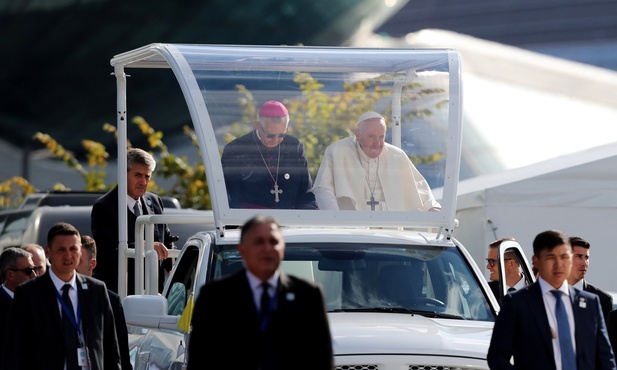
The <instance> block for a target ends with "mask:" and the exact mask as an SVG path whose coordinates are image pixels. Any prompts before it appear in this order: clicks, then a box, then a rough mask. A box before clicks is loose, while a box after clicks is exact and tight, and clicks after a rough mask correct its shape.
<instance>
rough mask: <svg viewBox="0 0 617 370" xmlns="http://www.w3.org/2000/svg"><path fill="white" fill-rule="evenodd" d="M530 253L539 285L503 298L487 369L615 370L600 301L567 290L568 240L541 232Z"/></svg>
mask: <svg viewBox="0 0 617 370" xmlns="http://www.w3.org/2000/svg"><path fill="white" fill-rule="evenodd" d="M533 253H534V255H533V263H534V266H536V267H537V268H538V270H539V277H538V280H537V281H536V282H535V283H533V284H531V285H528V286H526V287H525V288H523V289H520V290H517V291H516V292H513V293H511V294H508V295H506V296H505V297H504V298H503V300H502V304H501V311H500V312H499V315H498V316H497V320H496V322H495V326H494V328H493V335H492V337H491V344H490V347H489V350H488V355H487V361H488V365H489V367H490V368H491V369H500V370H501V369H525V370H535V369H537V370H551V369H562V370H570V369H578V370H583V369H616V368H617V367H616V366H615V360H614V356H613V351H612V349H611V346H610V343H609V340H608V337H607V333H606V327H605V325H604V319H603V315H602V311H601V308H600V300H599V299H598V296H596V295H595V294H590V293H588V292H585V291H581V290H579V289H576V288H574V287H571V286H569V285H568V282H567V278H568V276H569V275H570V270H571V267H572V248H571V246H570V242H569V240H568V237H567V236H566V235H564V234H563V233H562V232H560V231H555V230H549V231H545V232H542V233H540V234H538V235H537V236H536V238H535V239H534V241H533ZM511 358H514V365H512V364H511V363H510V359H511Z"/></svg>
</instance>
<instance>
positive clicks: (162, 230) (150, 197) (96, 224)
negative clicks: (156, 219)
mask: <svg viewBox="0 0 617 370" xmlns="http://www.w3.org/2000/svg"><path fill="white" fill-rule="evenodd" d="M140 199H141V201H142V204H141V206H142V209H144V210H145V209H147V212H148V214H162V213H163V201H162V199H161V198H160V197H159V196H158V195H156V194H153V193H149V192H147V193H146V194H144V196H143V197H141V198H140ZM126 211H127V221H128V222H127V223H128V225H127V232H128V235H127V242H128V243H129V246H131V245H130V244H131V243H135V221H136V220H137V217H136V216H135V215H134V214H133V212H132V211H130V210H129V209H128V208H127V210H126ZM91 217H92V220H91V228H92V237H93V238H94V240H95V242H96V246H97V257H96V260H97V265H96V268H95V270H94V277H96V278H97V279H100V280H103V281H104V282H105V284H106V285H107V288H109V289H111V290H112V291H114V292H116V293H117V292H118V187H117V186H116V187H115V188H113V189H112V190H110V191H109V192H108V193H107V194H105V195H103V196H102V197H100V198H99V199H98V200H97V201H96V202H95V203H94V205H93V206H92V215H91ZM154 241H156V242H162V243H163V244H165V245H166V246H167V248H171V246H172V236H171V232H170V230H169V228H168V227H167V225H166V224H159V225H155V228H154ZM166 264H167V265H166V267H167V268H169V267H170V265H171V260H170V259H168V260H166ZM134 266H135V262H134V260H133V259H132V258H130V259H129V260H128V279H127V282H128V290H127V291H128V294H134V292H135V267H134ZM163 279H164V275H163V273H162V271H161V272H159V283H160V284H159V292H160V291H162V288H163V287H162V282H163V281H164V280H163Z"/></svg>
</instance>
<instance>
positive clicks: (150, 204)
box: [146, 199, 152, 207]
mask: <svg viewBox="0 0 617 370" xmlns="http://www.w3.org/2000/svg"><path fill="white" fill-rule="evenodd" d="M146 205H147V206H148V207H152V201H151V200H150V199H146Z"/></svg>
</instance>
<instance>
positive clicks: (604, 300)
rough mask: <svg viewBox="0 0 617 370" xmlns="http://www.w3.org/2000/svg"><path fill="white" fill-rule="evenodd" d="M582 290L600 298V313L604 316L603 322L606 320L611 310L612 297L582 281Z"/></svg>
mask: <svg viewBox="0 0 617 370" xmlns="http://www.w3.org/2000/svg"><path fill="white" fill-rule="evenodd" d="M583 290H584V291H586V292H589V293H593V294H596V295H597V296H598V297H600V305H602V313H603V314H604V321H606V319H608V314H609V312H611V311H612V310H613V296H611V295H610V294H608V293H607V292H605V291H603V290H602V289H598V288H596V287H595V286H593V285H591V284H589V283H588V282H587V281H586V280H583Z"/></svg>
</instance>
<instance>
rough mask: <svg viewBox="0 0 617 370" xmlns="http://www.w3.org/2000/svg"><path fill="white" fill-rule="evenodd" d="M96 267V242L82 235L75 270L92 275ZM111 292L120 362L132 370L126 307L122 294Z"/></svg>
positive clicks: (128, 369)
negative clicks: (79, 254) (124, 306)
mask: <svg viewBox="0 0 617 370" xmlns="http://www.w3.org/2000/svg"><path fill="white" fill-rule="evenodd" d="M95 267H96V242H95V241H94V239H92V237H90V236H89V235H82V236H81V258H80V259H79V264H78V265H77V267H76V268H75V270H76V271H77V272H78V273H80V274H82V275H85V276H90V277H91V276H92V271H93V270H94V268H95ZM107 294H109V302H110V303H111V309H112V311H113V312H114V321H115V323H116V334H117V336H118V347H119V348H120V362H121V363H122V370H132V369H133V365H131V357H130V355H129V333H128V329H127V326H126V319H125V317H124V308H123V307H122V300H121V299H120V296H119V295H118V294H116V293H114V292H113V291H111V290H109V289H107Z"/></svg>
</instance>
